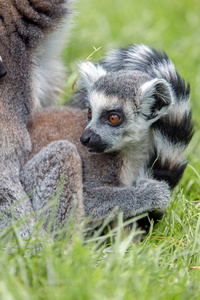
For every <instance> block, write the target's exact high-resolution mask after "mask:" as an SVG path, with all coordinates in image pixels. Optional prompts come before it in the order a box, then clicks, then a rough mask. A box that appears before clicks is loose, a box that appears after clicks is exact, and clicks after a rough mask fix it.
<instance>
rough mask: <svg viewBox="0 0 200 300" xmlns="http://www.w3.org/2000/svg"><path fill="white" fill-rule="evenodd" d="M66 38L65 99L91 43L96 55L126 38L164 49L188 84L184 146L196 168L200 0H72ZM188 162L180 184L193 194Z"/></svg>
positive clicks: (199, 167)
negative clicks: (190, 129)
mask: <svg viewBox="0 0 200 300" xmlns="http://www.w3.org/2000/svg"><path fill="white" fill-rule="evenodd" d="M76 11H77V14H76V16H75V17H74V19H73V25H72V31H71V34H70V37H69V43H68V46H67V47H66V49H65V50H64V51H63V58H64V61H65V65H66V66H67V68H68V79H67V81H66V87H65V88H64V101H67V99H68V98H69V96H70V94H72V85H73V82H74V80H75V79H76V77H77V75H78V70H77V62H78V61H80V60H82V61H83V60H85V59H86V58H87V57H88V56H89V55H90V54H91V53H92V52H93V47H96V48H98V47H101V49H100V50H99V51H98V52H97V53H95V54H94V55H93V60H94V61H96V60H98V59H100V58H102V57H103V55H104V54H105V52H107V51H108V50H111V49H113V48H116V47H124V46H127V45H128V44H134V43H144V44H147V45H150V46H152V47H154V48H156V49H157V50H164V51H165V52H166V53H167V54H168V56H169V57H170V58H171V60H172V61H173V62H174V64H175V66H176V68H177V70H178V72H179V73H180V74H181V75H182V76H183V77H184V78H185V80H186V82H190V84H191V105H192V108H193V116H194V120H195V131H196V132H195V136H194V138H193V140H192V142H191V144H190V145H189V148H188V158H189V164H191V165H192V167H194V168H195V170H196V171H197V173H198V174H199V173H200V164H199V161H200V159H199V157H200V130H199V129H200V118H199V116H200V104H199V101H200V99H199V98H200V97H199V95H200V84H199V82H200V1H199V0H190V1H188V0H181V1H178V0H168V1H166V0H161V1H155V0H148V1H147V0H140V1H133V0H124V1H122V0H115V1H114V0H107V1H105V0H102V1H99V0H84V1H79V2H78V3H77V4H76ZM198 174H196V173H195V172H194V170H192V169H191V168H190V166H189V167H188V168H187V171H186V173H185V176H184V179H183V181H182V183H183V184H182V185H183V187H184V189H185V192H186V193H187V194H188V195H190V194H191V193H193V194H194V193H195V194H196V195H197V196H198V193H199V192H198V191H199V176H198Z"/></svg>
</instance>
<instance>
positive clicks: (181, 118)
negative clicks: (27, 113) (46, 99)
mask: <svg viewBox="0 0 200 300" xmlns="http://www.w3.org/2000/svg"><path fill="white" fill-rule="evenodd" d="M80 74H81V82H82V84H81V91H80V92H78V93H77V94H76V95H75V96H76V97H77V99H78V101H79V102H80V103H81V105H84V106H85V107H86V111H85V110H81V109H75V108H69V107H68V108H52V109H46V110H43V111H42V112H40V113H39V114H38V115H36V117H35V118H34V120H33V121H32V122H31V123H30V124H29V134H30V137H31V141H32V154H31V157H30V160H29V161H28V162H27V164H26V165H25V166H24V167H23V168H22V170H21V182H22V184H23V186H24V188H25V190H26V192H27V193H29V192H30V191H34V190H35V192H34V193H33V194H32V196H31V199H32V204H33V208H34V209H36V210H37V209H40V208H42V207H44V206H45V205H47V204H48V202H49V198H50V196H51V195H54V194H55V193H56V190H57V186H58V182H59V180H60V178H61V175H62V174H63V173H64V174H65V183H64V187H63V190H62V193H61V196H60V203H59V205H58V210H57V214H56V218H57V223H58V226H59V225H60V226H62V225H63V224H64V222H65V220H66V218H67V216H68V215H69V213H70V210H71V207H72V205H73V204H74V202H75V201H77V203H78V212H79V214H80V215H83V214H84V210H83V205H84V209H85V214H86V216H88V215H90V214H92V213H93V218H94V219H97V220H99V219H100V220H101V219H103V218H105V217H106V216H107V215H108V213H109V212H110V211H111V210H112V209H113V208H114V207H115V206H118V207H119V208H120V209H121V211H122V212H123V215H124V219H128V218H130V217H132V216H135V215H138V214H141V213H143V212H149V213H150V214H151V216H152V217H154V218H155V219H158V218H160V217H161V216H162V214H163V213H164V211H165V209H166V208H167V206H168V204H169V202H170V191H171V189H173V188H174V187H175V185H177V183H178V182H179V180H180V178H181V176H182V174H183V172H184V170H185V167H186V159H185V149H186V147H187V145H188V143H189V142H190V140H191V138H192V135H193V125H192V122H191V110H190V105H189V99H190V89H189V85H187V86H185V82H184V80H183V79H182V78H181V77H180V76H179V74H178V73H177V71H176V69H175V67H174V65H173V63H172V62H171V60H170V59H169V58H168V56H167V55H166V54H165V53H160V52H157V51H156V50H154V49H152V48H150V47H148V46H144V45H136V46H134V45H133V46H130V47H128V48H125V49H118V50H115V51H113V52H111V53H109V54H108V55H106V56H105V58H104V59H103V60H102V62H101V63H100V64H98V65H96V66H95V65H94V64H92V63H91V62H86V63H83V64H82V65H81V66H80ZM86 115H87V120H86ZM80 141H81V143H80ZM36 187H38V189H35V188H36Z"/></svg>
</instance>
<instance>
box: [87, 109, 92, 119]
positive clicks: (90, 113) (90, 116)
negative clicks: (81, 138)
mask: <svg viewBox="0 0 200 300" xmlns="http://www.w3.org/2000/svg"><path fill="white" fill-rule="evenodd" d="M88 119H89V120H90V119H92V111H91V108H88Z"/></svg>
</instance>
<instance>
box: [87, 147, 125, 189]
mask: <svg viewBox="0 0 200 300" xmlns="http://www.w3.org/2000/svg"><path fill="white" fill-rule="evenodd" d="M82 161H83V182H89V183H94V184H95V185H111V186H119V185H120V178H119V173H120V166H121V159H120V158H119V157H118V155H115V154H110V155H108V154H90V153H88V154H87V156H84V158H83V159H82Z"/></svg>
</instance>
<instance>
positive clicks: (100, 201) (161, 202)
mask: <svg viewBox="0 0 200 300" xmlns="http://www.w3.org/2000/svg"><path fill="white" fill-rule="evenodd" d="M169 202H170V190H169V186H168V185H167V184H166V183H164V182H159V181H157V180H152V179H147V180H141V181H139V182H138V183H137V185H136V186H133V187H109V186H102V187H92V186H90V185H86V186H84V206H85V213H86V215H87V216H89V215H91V216H92V217H93V218H94V219H103V218H105V217H106V216H107V215H108V213H109V212H111V211H112V210H113V209H114V207H116V206H118V207H119V209H120V210H121V211H122V212H123V214H124V219H127V218H130V217H134V216H136V215H139V214H141V213H145V212H151V211H158V212H162V211H163V212H164V211H165V209H166V208H167V206H168V205H169Z"/></svg>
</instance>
